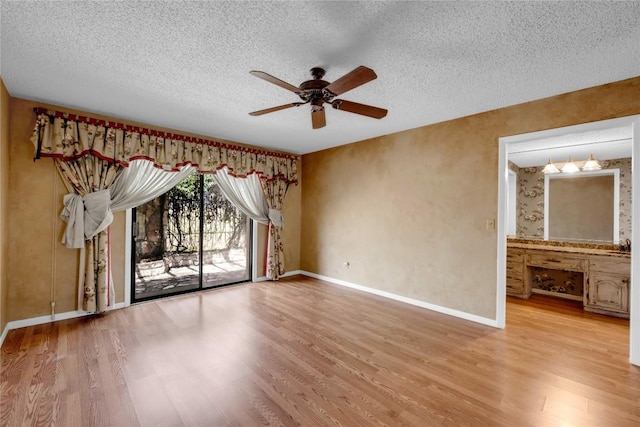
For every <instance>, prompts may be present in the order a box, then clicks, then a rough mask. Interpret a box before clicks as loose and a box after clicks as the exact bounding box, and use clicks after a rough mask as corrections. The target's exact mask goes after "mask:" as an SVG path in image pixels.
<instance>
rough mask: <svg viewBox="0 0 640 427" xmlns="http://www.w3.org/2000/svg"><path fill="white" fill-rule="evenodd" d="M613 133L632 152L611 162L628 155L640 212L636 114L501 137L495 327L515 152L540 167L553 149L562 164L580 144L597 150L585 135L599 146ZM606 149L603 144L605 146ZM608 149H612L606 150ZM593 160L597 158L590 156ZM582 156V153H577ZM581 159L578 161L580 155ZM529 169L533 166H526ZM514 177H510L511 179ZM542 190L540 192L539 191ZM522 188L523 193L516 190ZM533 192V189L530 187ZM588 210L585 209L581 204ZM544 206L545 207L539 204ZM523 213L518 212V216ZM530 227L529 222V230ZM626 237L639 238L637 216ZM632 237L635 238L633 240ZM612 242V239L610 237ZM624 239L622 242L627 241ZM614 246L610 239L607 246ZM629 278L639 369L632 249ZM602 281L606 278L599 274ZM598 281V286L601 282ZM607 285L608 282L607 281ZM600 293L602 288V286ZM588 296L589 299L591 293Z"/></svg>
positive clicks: (637, 261) (633, 357)
mask: <svg viewBox="0 0 640 427" xmlns="http://www.w3.org/2000/svg"><path fill="white" fill-rule="evenodd" d="M615 129H618V130H620V129H622V130H624V132H625V135H626V137H625V139H627V140H628V143H629V144H628V145H629V148H630V154H629V155H627V156H624V155H617V154H614V155H613V156H611V157H608V158H609V159H621V158H623V157H630V158H631V160H630V162H629V163H630V166H631V170H633V171H636V173H634V174H632V176H631V180H630V182H631V187H632V188H631V191H630V198H631V200H630V203H631V209H629V213H630V212H640V173H637V171H638V170H640V156H635V155H634V154H637V152H638V150H639V149H640V145H639V144H640V116H631V117H623V118H619V119H612V120H604V121H600V122H593V123H587V124H582V125H576V126H569V127H564V128H557V129H550V130H546V131H540V132H533V133H528V134H521V135H514V136H508V137H502V138H500V139H499V142H500V144H499V177H500V179H499V185H498V200H499V204H498V223H499V224H500V226H499V228H498V266H497V268H498V271H497V274H498V276H497V277H498V280H497V290H496V297H497V300H496V307H497V311H496V323H497V325H498V326H499V327H504V326H505V314H506V313H505V307H506V294H507V280H508V279H507V271H508V270H507V263H508V261H507V235H508V234H509V231H508V224H509V220H508V218H509V215H508V213H509V207H508V203H507V202H508V200H509V195H508V193H509V180H510V178H509V176H510V175H509V172H508V171H509V169H510V160H511V158H512V154H513V153H517V152H522V153H524V152H527V151H529V152H531V154H537V155H539V156H542V157H544V161H543V163H542V165H543V166H544V163H546V162H550V159H549V157H550V156H549V150H552V149H553V150H555V154H553V155H552V156H551V157H553V159H554V160H556V161H558V160H559V161H562V160H566V159H568V158H569V157H570V156H574V158H575V156H576V154H574V152H575V150H576V149H577V147H578V146H584V147H582V148H584V149H585V150H587V151H591V150H595V149H596V145H595V144H594V145H590V144H585V143H584V137H585V136H587V135H588V136H589V137H591V138H592V140H593V141H596V142H597V139H598V135H599V134H600V135H604V134H609V133H611V131H613V130H615ZM614 133H615V132H614ZM576 138H579V139H580V141H577V140H576ZM606 140H608V141H609V144H610V145H611V144H612V145H616V141H612V140H613V139H612V138H609V139H606V138H604V139H602V138H601V141H606ZM603 145H607V144H603ZM606 148H611V147H606ZM594 154H595V156H596V157H598V156H599V155H598V154H596V153H594ZM581 156H583V155H581ZM588 157H589V154H587V155H584V158H585V159H587V158H588ZM580 158H582V157H580ZM529 166H531V165H529ZM511 179H512V178H511ZM542 181H543V183H542V184H541V185H540V186H539V187H541V188H544V178H543V179H542ZM539 189H540V188H538V190H539ZM519 190H521V189H519ZM534 190H535V191H537V190H536V189H534ZM585 206H586V205H585ZM543 208H544V206H543ZM540 212H544V210H540V207H539V206H534V209H533V211H532V214H531V216H530V218H529V219H530V220H531V221H530V222H536V221H538V222H540V224H537V223H536V224H534V227H533V228H532V229H533V230H535V232H537V233H539V234H540V236H539V238H540V239H542V238H543V237H544V227H543V226H542V227H541V226H540V225H541V224H544V216H543V215H539V213H540ZM520 214H521V212H518V215H520ZM531 225H532V224H528V226H531ZM628 225H629V228H630V230H629V233H630V237H631V238H630V241H631V242H633V241H635V239H639V238H640V237H638V236H640V234H639V233H640V215H633V216H632V218H631V220H630V221H629V224H628ZM634 236H635V237H634ZM613 240H615V239H613ZM625 241H626V239H625ZM611 243H612V244H613V243H614V242H613V241H612V242H611ZM535 261H536V262H535V263H539V262H540V261H542V262H544V259H540V260H538V259H536V260H535ZM630 271H631V275H630V280H629V283H628V288H629V294H630V295H629V299H628V304H629V317H630V322H629V340H630V341H629V342H630V351H629V353H630V361H631V363H633V364H635V365H640V286H639V283H640V279H639V278H638V274H637V272H638V271H640V251H638V250H632V251H631V255H630ZM603 277H604V276H603ZM595 279H596V278H593V282H594V283H596V282H598V284H600V285H602V286H605V285H607V284H608V283H609V282H612V281H611V280H609V281H606V280H602V281H597V280H595ZM600 282H601V283H600ZM609 285H610V283H609ZM603 289H604V288H603ZM590 297H591V295H590Z"/></svg>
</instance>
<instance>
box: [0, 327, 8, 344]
mask: <svg viewBox="0 0 640 427" xmlns="http://www.w3.org/2000/svg"><path fill="white" fill-rule="evenodd" d="M8 333H9V324H7V325H6V326H5V327H4V331H2V335H0V347H2V343H3V342H4V339H5V338H6V337H7V334H8Z"/></svg>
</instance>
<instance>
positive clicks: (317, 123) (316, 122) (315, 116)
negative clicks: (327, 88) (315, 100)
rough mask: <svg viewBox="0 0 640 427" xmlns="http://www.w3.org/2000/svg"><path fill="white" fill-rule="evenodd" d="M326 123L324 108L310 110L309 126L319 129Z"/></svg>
mask: <svg viewBox="0 0 640 427" xmlns="http://www.w3.org/2000/svg"><path fill="white" fill-rule="evenodd" d="M326 125H327V119H326V117H325V114H324V108H321V109H319V110H315V111H313V110H311V126H312V127H313V128H314V129H320V128H323V127H325V126H326Z"/></svg>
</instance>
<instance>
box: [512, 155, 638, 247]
mask: <svg viewBox="0 0 640 427" xmlns="http://www.w3.org/2000/svg"><path fill="white" fill-rule="evenodd" d="M600 163H601V164H602V168H603V169H616V168H617V169H620V241H621V242H622V241H624V240H625V239H630V238H631V159H630V158H626V159H614V160H602V161H601V162H600ZM509 168H510V169H512V170H514V171H515V172H516V173H517V185H518V196H517V215H518V216H517V220H516V227H517V230H516V235H517V237H533V238H539V239H542V238H543V237H544V174H543V173H542V169H543V167H530V168H518V167H517V166H516V165H514V164H512V163H511V162H510V163H509Z"/></svg>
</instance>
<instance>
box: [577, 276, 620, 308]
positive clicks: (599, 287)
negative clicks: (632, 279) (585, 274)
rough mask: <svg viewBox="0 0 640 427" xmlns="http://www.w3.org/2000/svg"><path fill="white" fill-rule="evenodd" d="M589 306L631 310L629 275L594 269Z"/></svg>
mask: <svg viewBox="0 0 640 427" xmlns="http://www.w3.org/2000/svg"><path fill="white" fill-rule="evenodd" d="M587 307H593V308H599V309H602V310H608V311H616V312H619V313H628V312H629V276H625V275H619V274H611V273H602V272H599V271H592V272H591V274H590V277H589V290H588V297H587Z"/></svg>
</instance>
